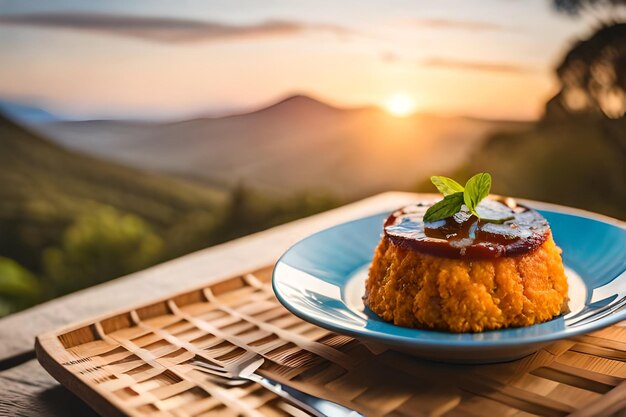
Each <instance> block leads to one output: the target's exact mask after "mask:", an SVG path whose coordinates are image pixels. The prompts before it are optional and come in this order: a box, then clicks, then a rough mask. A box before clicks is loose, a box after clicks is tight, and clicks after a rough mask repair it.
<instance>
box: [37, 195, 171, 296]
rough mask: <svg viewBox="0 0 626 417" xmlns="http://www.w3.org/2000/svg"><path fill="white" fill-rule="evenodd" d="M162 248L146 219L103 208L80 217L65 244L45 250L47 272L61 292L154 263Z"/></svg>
mask: <svg viewBox="0 0 626 417" xmlns="http://www.w3.org/2000/svg"><path fill="white" fill-rule="evenodd" d="M162 250H163V242H162V240H161V239H160V238H159V237H158V236H157V235H155V234H154V232H153V231H152V230H151V228H150V227H149V226H148V225H147V224H146V222H144V221H143V220H141V219H140V218H138V217H137V216H135V215H132V214H122V213H120V212H119V211H117V210H116V209H114V208H113V207H103V208H99V209H97V210H95V211H94V212H91V213H87V214H84V215H82V216H81V217H79V218H78V219H76V221H75V222H74V224H72V225H71V226H70V227H69V228H68V229H67V230H66V231H65V232H64V233H63V237H62V239H61V245H60V246H59V247H53V248H48V249H46V250H45V251H44V253H43V265H44V273H45V276H46V277H48V278H50V279H51V283H52V284H53V287H54V293H55V295H59V294H64V293H67V292H70V291H74V290H77V289H79V288H84V287H86V286H91V285H95V284H98V283H101V282H104V281H107V280H110V279H112V278H116V277H119V276H122V275H126V274H129V273H131V272H135V271H138V270H140V269H142V268H145V267H147V266H150V265H153V264H154V263H156V262H157V261H158V260H159V259H160V256H161V254H162Z"/></svg>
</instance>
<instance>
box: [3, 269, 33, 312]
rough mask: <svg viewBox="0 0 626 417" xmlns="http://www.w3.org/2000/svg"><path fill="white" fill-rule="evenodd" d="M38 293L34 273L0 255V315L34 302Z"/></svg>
mask: <svg viewBox="0 0 626 417" xmlns="http://www.w3.org/2000/svg"><path fill="white" fill-rule="evenodd" d="M40 294H41V288H40V285H39V281H38V280H37V278H36V277H35V275H33V274H32V273H31V272H30V271H28V270H27V269H26V268H24V267H23V266H21V265H20V264H18V263H17V262H15V261H14V260H12V259H9V258H5V257H0V316H2V315H4V314H9V313H11V312H12V311H14V310H17V309H19V308H23V307H25V306H28V305H30V304H32V303H33V302H36V301H37V300H38V298H39V296H40Z"/></svg>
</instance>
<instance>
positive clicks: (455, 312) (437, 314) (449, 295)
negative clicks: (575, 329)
mask: <svg viewBox="0 0 626 417" xmlns="http://www.w3.org/2000/svg"><path fill="white" fill-rule="evenodd" d="M364 300H365V304H366V305H367V306H368V307H369V308H370V309H371V310H372V311H374V312H375V313H376V314H378V315H379V316H380V317H381V318H383V319H384V320H387V321H391V322H393V323H394V324H397V325H400V326H406V327H417V328H431V329H439V330H447V331H452V332H481V331H483V330H490V329H499V328H503V327H520V326H530V325H532V324H536V323H541V322H544V321H547V320H550V319H552V318H553V317H555V316H558V315H559V314H561V313H562V312H564V311H565V309H566V308H567V278H566V276H565V272H564V270H563V263H562V261H561V255H560V250H559V248H558V247H557V246H556V244H555V243H554V240H553V239H552V236H551V235H550V236H549V237H548V238H547V240H546V241H545V242H544V243H543V244H542V245H541V246H539V247H538V248H537V249H536V250H534V251H532V252H530V253H527V254H524V255H519V256H513V257H503V258H497V259H482V260H469V259H448V258H441V257H437V256H433V255H428V254H423V253H419V252H415V251H411V250H406V249H402V248H400V247H398V246H396V245H394V244H393V243H392V242H391V241H390V240H389V239H388V238H386V237H383V238H382V240H381V242H380V244H379V245H378V247H377V248H376V251H375V253H374V260H373V262H372V266H371V267H370V270H369V277H368V279H367V282H366V293H365V297H364Z"/></svg>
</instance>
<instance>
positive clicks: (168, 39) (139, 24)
mask: <svg viewBox="0 0 626 417" xmlns="http://www.w3.org/2000/svg"><path fill="white" fill-rule="evenodd" d="M0 25H19V26H33V27H40V28H53V29H57V28H58V29H72V30H81V31H87V32H96V33H105V34H110V35H119V36H127V37H134V38H139V39H143V40H147V41H152V42H161V43H188V42H211V41H222V40H231V39H254V38H260V37H275V36H289V35H295V34H298V33H301V32H306V31H318V32H328V33H333V34H336V35H347V34H350V33H352V32H351V31H350V30H349V29H347V28H344V27H342V26H337V25H330V24H317V23H302V22H294V21H286V20H268V21H265V22H260V23H255V24H248V25H234V24H226V23H221V22H209V21H202V20H193V19H183V18H169V17H147V16H128V15H115V14H86V13H30V14H13V15H4V16H1V15H0Z"/></svg>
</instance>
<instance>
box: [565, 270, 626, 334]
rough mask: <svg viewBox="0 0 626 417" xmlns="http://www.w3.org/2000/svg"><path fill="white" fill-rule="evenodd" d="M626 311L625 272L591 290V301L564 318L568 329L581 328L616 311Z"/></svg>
mask: <svg viewBox="0 0 626 417" xmlns="http://www.w3.org/2000/svg"><path fill="white" fill-rule="evenodd" d="M622 310H626V272H622V273H621V274H619V275H618V276H617V277H615V278H614V279H612V280H611V281H610V282H608V283H607V284H605V285H603V286H601V287H598V288H596V289H594V290H593V293H592V295H591V300H590V303H589V304H588V305H586V306H585V307H584V308H583V309H582V310H581V311H579V312H578V313H575V314H568V315H566V316H565V323H566V324H567V325H568V326H569V327H575V326H582V325H585V324H589V323H592V322H594V321H597V320H600V319H602V318H604V317H607V316H609V315H611V314H614V313H617V312H618V311H622Z"/></svg>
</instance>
